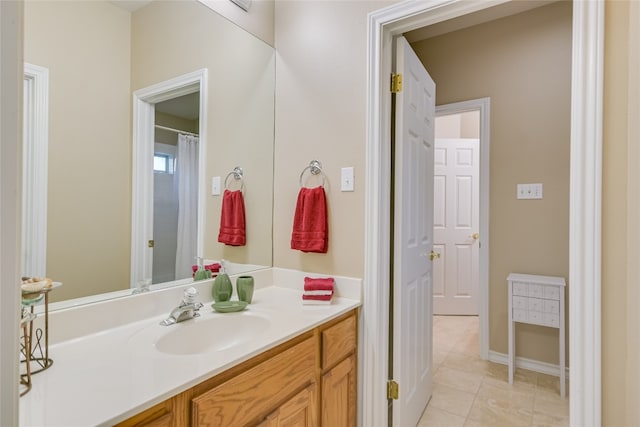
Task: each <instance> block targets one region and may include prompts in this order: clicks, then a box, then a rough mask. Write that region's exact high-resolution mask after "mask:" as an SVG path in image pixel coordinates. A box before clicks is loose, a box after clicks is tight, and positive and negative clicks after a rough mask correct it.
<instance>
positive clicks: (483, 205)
mask: <svg viewBox="0 0 640 427" xmlns="http://www.w3.org/2000/svg"><path fill="white" fill-rule="evenodd" d="M467 111H479V112H480V212H479V214H480V215H479V217H480V218H479V220H480V229H479V232H480V271H479V274H480V277H479V287H478V292H479V294H478V297H479V299H478V302H479V307H478V313H479V320H480V331H479V341H480V358H481V359H483V360H487V359H488V358H489V338H490V336H489V200H490V199H489V191H490V185H489V178H490V173H489V172H490V170H491V169H490V168H491V162H490V155H489V153H490V149H489V148H490V145H491V130H490V125H491V99H490V98H480V99H471V100H468V101H462V102H454V103H451V104H445V105H438V106H436V117H440V116H446V115H449V114H460V113H464V112H467Z"/></svg>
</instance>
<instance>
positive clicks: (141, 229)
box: [130, 68, 208, 288]
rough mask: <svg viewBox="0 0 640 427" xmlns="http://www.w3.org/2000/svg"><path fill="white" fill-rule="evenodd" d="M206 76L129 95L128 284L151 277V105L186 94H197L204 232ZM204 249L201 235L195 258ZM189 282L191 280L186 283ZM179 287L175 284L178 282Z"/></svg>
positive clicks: (200, 227) (200, 226)
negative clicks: (129, 222) (131, 157)
mask: <svg viewBox="0 0 640 427" xmlns="http://www.w3.org/2000/svg"><path fill="white" fill-rule="evenodd" d="M207 75H208V70H207V69H206V68H202V69H200V70H197V71H194V72H191V73H188V74H184V75H182V76H178V77H175V78H173V79H170V80H166V81H164V82H160V83H157V84H154V85H152V86H148V87H146V88H143V89H139V90H136V91H135V92H134V93H133V171H132V183H131V184H132V191H131V196H132V199H131V278H130V280H131V283H130V286H131V287H132V288H135V287H136V284H137V283H138V281H140V280H142V279H147V278H151V277H152V270H151V268H152V263H153V253H152V252H151V251H150V250H149V247H148V245H147V241H148V240H149V239H151V238H152V236H153V162H152V161H150V160H149V159H152V158H153V152H154V141H155V138H154V135H155V128H154V125H155V110H156V108H155V104H157V103H158V102H163V101H167V100H169V99H173V98H177V97H179V96H183V95H188V94H190V93H195V92H198V91H199V92H200V112H199V114H200V116H199V117H200V118H201V120H199V129H198V138H199V143H198V225H197V227H198V230H200V231H202V230H204V207H205V202H206V183H205V181H206V179H205V165H206V148H207V140H206V137H207V132H206V130H207V120H205V119H204V118H206V117H207ZM203 249H204V237H203V233H202V232H199V233H198V241H197V249H196V253H197V254H198V256H202V253H203ZM189 280H191V279H189ZM178 283H179V281H178Z"/></svg>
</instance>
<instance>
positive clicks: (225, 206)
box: [218, 190, 247, 246]
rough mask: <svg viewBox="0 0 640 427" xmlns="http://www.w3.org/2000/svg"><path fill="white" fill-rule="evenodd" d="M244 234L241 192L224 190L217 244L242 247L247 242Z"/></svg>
mask: <svg viewBox="0 0 640 427" xmlns="http://www.w3.org/2000/svg"><path fill="white" fill-rule="evenodd" d="M245 233H246V232H245V217H244V198H243V197H242V191H240V190H236V191H229V190H224V194H223V196H222V212H221V213H220V232H219V233H218V242H220V243H224V244H226V245H231V246H244V245H245V243H246V242H247V238H246V234H245Z"/></svg>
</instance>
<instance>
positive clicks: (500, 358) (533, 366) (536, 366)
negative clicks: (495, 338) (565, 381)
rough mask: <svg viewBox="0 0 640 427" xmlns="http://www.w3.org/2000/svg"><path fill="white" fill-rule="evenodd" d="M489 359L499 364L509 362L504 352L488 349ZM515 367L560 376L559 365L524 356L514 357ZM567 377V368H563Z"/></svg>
mask: <svg viewBox="0 0 640 427" xmlns="http://www.w3.org/2000/svg"><path fill="white" fill-rule="evenodd" d="M489 361H490V362H494V363H500V364H501V365H508V364H509V357H508V355H506V354H504V353H498V352H497V351H493V350H489ZM516 368H522V369H527V370H529V371H533V372H539V373H541V374H547V375H553V376H556V377H557V376H560V366H558V365H554V364H553V363H546V362H540V361H538V360H533V359H527V358H526V357H516ZM565 372H566V375H567V378H569V368H568V367H567V368H565Z"/></svg>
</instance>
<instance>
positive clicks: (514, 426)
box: [418, 316, 569, 427]
mask: <svg viewBox="0 0 640 427" xmlns="http://www.w3.org/2000/svg"><path fill="white" fill-rule="evenodd" d="M478 327H479V326H478V317H477V316H433V347H434V354H433V372H434V377H433V396H432V398H431V401H430V402H429V405H428V406H427V408H426V409H425V411H424V414H423V415H422V418H421V419H420V421H419V423H418V427H427V426H428V427H440V426H442V427H463V426H464V427H481V426H482V427H484V426H487V427H489V426H491V427H500V426H505V427H520V426H521V427H542V426H544V427H551V426H569V398H568V397H567V398H566V399H564V400H563V399H561V398H560V391H559V388H560V383H559V381H558V378H557V377H554V376H550V375H545V374H539V373H537V372H532V371H527V370H524V369H517V370H516V374H515V379H514V384H513V385H509V383H508V381H507V366H506V365H500V364H497V363H492V362H489V361H485V360H481V359H480V357H479V356H478V355H479V348H478V345H479V344H478ZM568 389H569V387H567V390H568Z"/></svg>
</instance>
